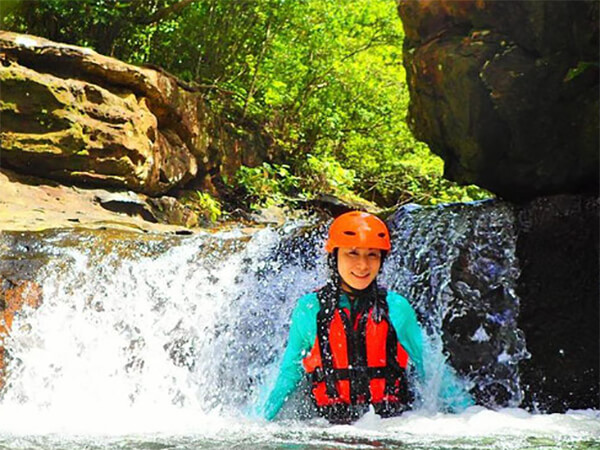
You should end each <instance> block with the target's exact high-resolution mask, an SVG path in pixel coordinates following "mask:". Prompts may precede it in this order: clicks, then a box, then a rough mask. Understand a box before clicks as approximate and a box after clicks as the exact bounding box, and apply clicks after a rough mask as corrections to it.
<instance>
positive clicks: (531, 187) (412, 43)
mask: <svg viewBox="0 0 600 450" xmlns="http://www.w3.org/2000/svg"><path fill="white" fill-rule="evenodd" d="M598 9H599V6H598V3H597V2H595V1H587V0H586V1H529V2H528V1H523V2H508V1H507V2H500V1H483V0H476V1H460V2H458V1H420V2H415V1H409V0H401V1H400V2H399V13H400V16H401V18H402V21H403V23H404V28H405V33H406V39H405V43H404V65H405V68H406V71H407V79H408V83H409V89H410V95H411V105H410V120H411V127H412V129H413V131H414V132H415V134H416V136H417V137H418V138H419V139H422V140H424V141H425V142H427V143H428V144H429V145H430V147H431V149H432V150H433V151H434V152H435V153H437V154H439V155H440V156H441V157H442V158H443V159H444V160H445V162H446V176H447V177H448V178H450V179H452V180H455V181H458V182H460V183H465V184H468V183H475V184H477V185H479V186H482V187H484V188H487V189H489V190H491V191H492V192H494V193H496V194H498V195H500V196H502V197H504V198H507V199H510V200H516V201H523V200H525V199H528V198H533V197H535V196H539V195H548V194H556V193H574V192H586V191H592V192H597V189H598V153H599V142H598V139H599V125H598V124H599V109H600V105H599V91H598V54H599V49H598Z"/></svg>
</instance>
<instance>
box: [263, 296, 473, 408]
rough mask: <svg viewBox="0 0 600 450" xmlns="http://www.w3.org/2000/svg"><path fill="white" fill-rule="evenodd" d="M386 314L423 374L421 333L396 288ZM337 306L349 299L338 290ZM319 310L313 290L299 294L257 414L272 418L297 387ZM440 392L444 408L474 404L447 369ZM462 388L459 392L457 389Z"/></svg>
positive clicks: (415, 319) (313, 342) (344, 306)
mask: <svg viewBox="0 0 600 450" xmlns="http://www.w3.org/2000/svg"><path fill="white" fill-rule="evenodd" d="M387 303H388V315H389V318H390V322H391V324H392V326H393V327H394V329H395V330H396V335H397V336H398V341H399V342H400V344H402V347H404V349H405V350H406V352H407V353H408V356H409V361H410V364H412V365H413V366H414V368H415V369H416V372H417V375H418V377H419V378H420V379H421V380H423V379H425V377H426V373H425V367H424V363H423V354H424V350H423V333H422V330H421V327H420V326H419V323H418V321H417V316H416V314H415V311H414V309H413V308H412V306H410V303H409V302H408V300H406V299H405V298H404V297H402V296H401V295H400V294H397V293H396V292H392V291H388V294H387ZM339 306H340V307H341V308H350V299H349V298H348V296H347V295H345V294H342V295H341V297H340V301H339ZM319 310H320V305H319V299H318V298H317V294H316V292H313V293H310V294H307V295H304V296H303V297H300V299H299V300H298V303H297V305H296V307H295V309H294V311H293V313H292V321H291V324H290V333H289V339H288V343H287V347H286V350H285V353H284V355H283V360H282V362H281V365H280V368H279V375H278V377H277V381H276V383H275V386H274V387H273V389H272V390H271V392H270V394H269V396H268V398H267V400H266V402H264V405H261V407H260V409H261V410H262V411H261V415H262V416H264V417H265V418H266V419H267V420H272V419H273V418H274V417H275V416H276V415H277V413H278V412H279V410H280V409H281V407H282V406H283V405H284V403H285V401H286V400H287V398H288V397H289V396H290V394H291V393H293V392H294V390H295V389H296V388H297V387H298V385H299V384H300V381H301V380H302V377H303V376H304V374H305V371H304V367H303V366H302V360H303V359H304V357H305V356H307V355H308V353H309V352H310V351H311V349H312V348H313V346H314V344H315V339H316V336H317V313H318V312H319ZM442 383H444V384H445V386H442V389H441V392H442V395H443V396H444V397H447V398H448V399H449V400H450V403H451V404H449V405H448V409H451V410H454V411H458V410H462V409H464V408H466V407H468V406H471V405H472V404H474V402H473V399H472V398H471V396H470V395H469V394H468V393H467V392H466V391H464V389H462V386H460V384H458V383H456V380H455V379H454V377H453V376H452V374H451V373H446V374H445V375H444V377H443V378H442ZM461 390H462V391H463V392H460V391H461Z"/></svg>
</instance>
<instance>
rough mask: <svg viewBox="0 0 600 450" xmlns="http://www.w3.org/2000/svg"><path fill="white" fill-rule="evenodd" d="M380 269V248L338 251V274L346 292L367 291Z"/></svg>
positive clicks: (341, 249) (352, 248)
mask: <svg viewBox="0 0 600 450" xmlns="http://www.w3.org/2000/svg"><path fill="white" fill-rule="evenodd" d="M380 268H381V250H379V249H378V248H357V247H342V248H340V249H339V250H338V272H339V273H340V276H341V277H342V289H343V290H344V291H346V292H352V289H356V290H359V291H362V290H363V289H366V288H367V287H368V286H369V285H370V284H371V282H372V281H373V280H374V279H375V277H376V276H377V274H378V273H379V269H380Z"/></svg>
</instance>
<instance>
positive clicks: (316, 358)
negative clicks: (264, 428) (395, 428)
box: [303, 286, 411, 423]
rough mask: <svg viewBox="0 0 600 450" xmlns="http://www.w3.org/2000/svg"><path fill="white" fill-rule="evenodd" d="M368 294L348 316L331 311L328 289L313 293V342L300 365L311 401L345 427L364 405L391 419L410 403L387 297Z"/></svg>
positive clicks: (404, 358)
mask: <svg viewBox="0 0 600 450" xmlns="http://www.w3.org/2000/svg"><path fill="white" fill-rule="evenodd" d="M374 294H375V295H372V296H371V297H372V298H371V300H367V301H366V303H367V304H363V305H362V308H358V309H357V311H352V312H351V311H349V310H348V309H347V308H339V307H338V306H337V299H332V297H334V296H337V293H334V294H333V295H332V292H331V287H328V286H326V287H325V288H323V289H321V290H320V291H318V292H317V296H318V297H319V303H320V306H321V309H320V311H319V314H318V315H317V337H316V339H315V344H314V346H313V348H312V350H311V351H310V353H309V354H308V356H306V357H305V358H304V360H303V365H304V369H305V370H306V372H307V373H308V374H310V376H311V377H312V397H313V400H314V402H315V404H316V406H317V408H318V409H319V412H320V413H321V414H322V415H323V416H325V417H327V418H328V419H329V420H330V421H331V422H336V423H348V422H351V421H352V420H354V419H356V418H358V417H360V415H361V414H362V413H363V412H364V411H365V410H366V409H368V405H369V404H372V405H373V406H374V408H375V412H377V413H378V414H380V415H382V416H390V415H396V414H398V413H399V412H401V411H403V410H405V409H406V408H407V405H408V403H409V402H410V401H411V398H410V393H409V390H408V383H407V379H406V366H407V364H408V354H407V353H406V351H405V350H404V348H403V347H402V345H400V343H399V342H398V338H397V336H396V331H395V330H394V327H393V326H392V325H391V324H390V321H389V318H388V313H387V310H388V309H387V300H386V297H387V292H386V291H385V289H379V288H376V289H375V290H374ZM373 297H375V298H373ZM361 300H362V299H361ZM334 302H335V305H333V306H332V304H333V303H334Z"/></svg>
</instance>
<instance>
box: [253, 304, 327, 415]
mask: <svg viewBox="0 0 600 450" xmlns="http://www.w3.org/2000/svg"><path fill="white" fill-rule="evenodd" d="M318 310H319V303H318V300H317V297H316V294H309V295H305V296H304V297H301V298H300V299H299V300H298V303H297V305H296V308H295V309H294V311H293V313H292V321H291V324H290V333H289V338H288V343H287V347H286V349H285V353H284V354H283V359H282V361H281V365H280V368H279V374H278V376H277V381H276V382H275V386H274V387H273V389H272V390H271V392H270V394H269V396H268V397H267V400H266V402H265V403H264V408H263V412H262V415H263V417H264V418H265V419H267V420H272V419H274V418H275V416H276V415H277V413H278V412H279V410H280V409H281V407H282V406H283V405H284V404H285V402H286V400H287V398H288V397H289V396H290V394H292V393H293V392H294V391H295V390H296V388H297V387H298V384H299V383H300V381H301V379H302V377H303V375H304V368H303V367H302V359H303V358H304V357H305V356H306V355H307V354H308V352H309V351H310V349H311V348H312V345H313V344H314V340H315V338H316V334H317V320H316V315H317V312H318Z"/></svg>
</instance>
